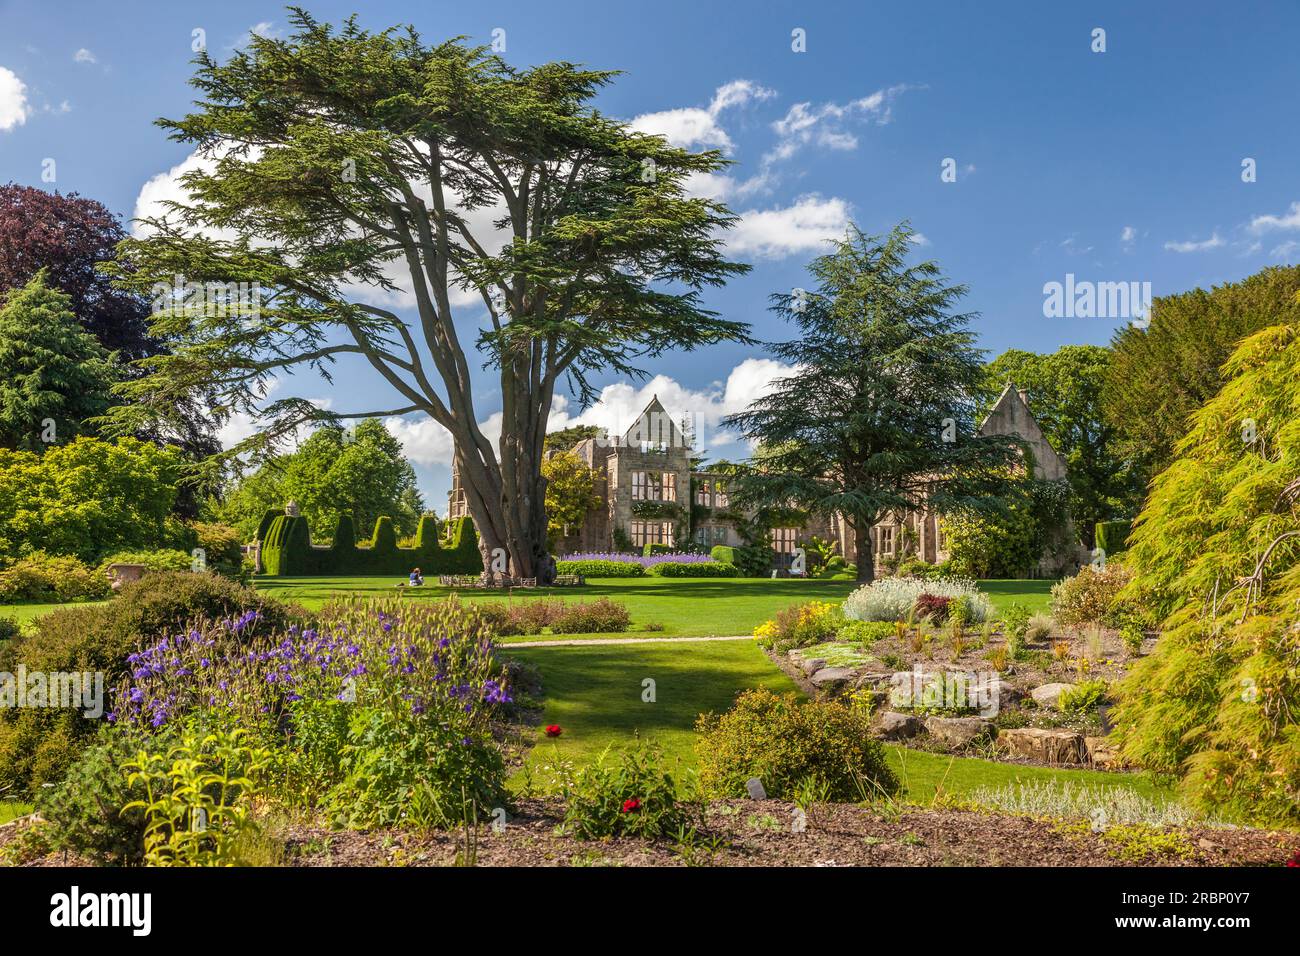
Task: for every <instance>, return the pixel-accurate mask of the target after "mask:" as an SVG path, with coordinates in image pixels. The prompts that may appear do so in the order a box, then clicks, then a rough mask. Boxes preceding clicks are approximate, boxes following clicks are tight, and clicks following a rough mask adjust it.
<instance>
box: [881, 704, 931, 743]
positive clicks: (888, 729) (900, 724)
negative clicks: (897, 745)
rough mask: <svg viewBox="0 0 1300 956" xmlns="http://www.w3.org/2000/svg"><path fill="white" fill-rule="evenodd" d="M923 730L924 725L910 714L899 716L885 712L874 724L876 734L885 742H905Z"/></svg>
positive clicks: (888, 711)
mask: <svg viewBox="0 0 1300 956" xmlns="http://www.w3.org/2000/svg"><path fill="white" fill-rule="evenodd" d="M923 730H925V723H924V722H923V721H922V720H921V718H919V717H913V716H912V715H911V714H900V713H897V712H896V711H892V710H887V711H885V712H884V713H883V714H881V715H880V717H879V719H878V722H877V724H876V733H877V734H878V735H879V736H881V737H883V738H884V739H885V740H906V739H907V738H908V737H915V736H916V735H917V734H919V733H920V732H921V731H923Z"/></svg>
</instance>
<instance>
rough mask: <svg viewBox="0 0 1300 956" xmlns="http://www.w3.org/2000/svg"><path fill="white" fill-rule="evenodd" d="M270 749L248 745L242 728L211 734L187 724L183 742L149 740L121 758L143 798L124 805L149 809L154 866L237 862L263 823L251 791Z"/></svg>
mask: <svg viewBox="0 0 1300 956" xmlns="http://www.w3.org/2000/svg"><path fill="white" fill-rule="evenodd" d="M269 762H270V753H269V752H268V751H267V750H265V749H263V748H259V747H254V746H250V745H249V743H248V741H247V735H246V734H245V733H244V732H243V731H242V730H239V729H236V730H231V731H225V730H217V731H215V732H213V733H211V734H205V733H201V732H198V731H196V730H194V729H192V728H186V730H185V732H184V734H183V735H182V737H181V740H180V742H179V743H177V744H176V746H174V747H170V748H166V749H160V747H159V742H158V741H150V746H149V748H148V750H145V749H143V748H142V749H141V750H140V752H139V753H138V754H136V755H135V756H134V757H132V758H131V759H129V760H127V761H126V762H125V763H123V764H122V770H124V771H126V772H127V784H128V785H129V786H130V787H132V788H142V789H143V790H144V794H143V795H142V796H141V798H140V799H135V800H131V801H130V802H129V803H127V804H125V805H124V806H123V807H122V813H123V814H130V813H131V812H132V811H135V812H138V813H141V814H143V815H144V859H145V862H146V863H147V864H148V865H149V866H236V865H239V864H241V863H243V862H245V861H244V860H243V859H242V856H241V850H242V849H243V848H244V847H246V846H247V845H248V844H249V843H250V842H251V841H252V839H253V838H254V836H255V834H256V832H257V830H258V826H257V823H256V822H255V821H254V820H253V817H252V799H253V797H254V796H256V794H257V792H258V788H259V782H260V780H259V778H260V777H261V775H262V774H263V772H264V771H265V769H266V767H267V764H268V763H269Z"/></svg>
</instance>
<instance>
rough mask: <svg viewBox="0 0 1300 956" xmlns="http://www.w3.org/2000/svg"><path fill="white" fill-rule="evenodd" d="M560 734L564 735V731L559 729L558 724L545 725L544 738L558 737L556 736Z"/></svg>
mask: <svg viewBox="0 0 1300 956" xmlns="http://www.w3.org/2000/svg"><path fill="white" fill-rule="evenodd" d="M562 733H564V731H563V730H561V729H560V725H559V724H547V725H546V736H548V737H558V736H560V734H562Z"/></svg>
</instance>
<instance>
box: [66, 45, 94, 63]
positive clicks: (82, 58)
mask: <svg viewBox="0 0 1300 956" xmlns="http://www.w3.org/2000/svg"><path fill="white" fill-rule="evenodd" d="M72 59H73V60H74V61H75V62H77V63H98V62H99V60H97V59H95V54H93V53H91V52H90V51H89V50H87V49H86V48H85V47H84V46H83V47H82V48H81V49H80V50H78V51H77V52H76V53H74V54H72Z"/></svg>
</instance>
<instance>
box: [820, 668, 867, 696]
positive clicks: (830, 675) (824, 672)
mask: <svg viewBox="0 0 1300 956" xmlns="http://www.w3.org/2000/svg"><path fill="white" fill-rule="evenodd" d="M855 676H856V672H855V671H854V670H853V668H852V667H823V668H821V669H820V670H819V671H817V673H815V674H813V675H812V677H810V678H809V680H811V681H812V685H813V686H814V687H816V688H817V689H818V690H824V691H827V692H830V693H834V692H836V691H839V690H842V689H843V688H844V686H845V685H846V684H848V683H849V682H850V681H851V680H853V678H854V677H855Z"/></svg>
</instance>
